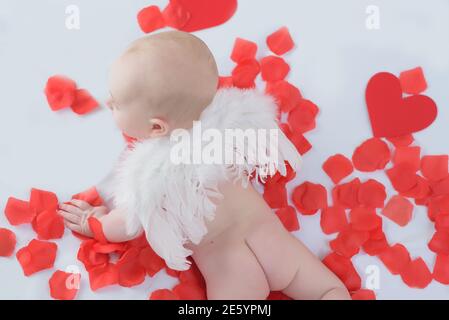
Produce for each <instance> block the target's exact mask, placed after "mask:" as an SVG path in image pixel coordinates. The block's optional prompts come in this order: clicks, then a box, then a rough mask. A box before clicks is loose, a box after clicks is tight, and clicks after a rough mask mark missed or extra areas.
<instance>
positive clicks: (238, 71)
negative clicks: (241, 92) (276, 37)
mask: <svg viewBox="0 0 449 320" xmlns="http://www.w3.org/2000/svg"><path fill="white" fill-rule="evenodd" d="M259 72H260V65H259V62H257V60H255V59H247V60H243V61H241V62H240V63H239V64H238V65H237V66H236V67H235V68H234V70H232V80H233V83H234V86H236V87H237V88H240V89H251V88H254V87H255V82H254V81H255V80H256V77H257V75H258V74H259Z"/></svg>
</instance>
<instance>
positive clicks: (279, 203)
mask: <svg viewBox="0 0 449 320" xmlns="http://www.w3.org/2000/svg"><path fill="white" fill-rule="evenodd" d="M263 198H264V200H265V201H266V202H267V204H268V205H269V206H270V208H272V209H278V208H284V207H286V206H288V200H287V190H286V189H285V183H283V182H273V183H266V184H265V188H264V191H263Z"/></svg>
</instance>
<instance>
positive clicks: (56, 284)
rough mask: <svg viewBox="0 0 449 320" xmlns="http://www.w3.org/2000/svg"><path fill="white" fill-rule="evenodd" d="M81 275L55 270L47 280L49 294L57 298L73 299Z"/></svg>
mask: <svg viewBox="0 0 449 320" xmlns="http://www.w3.org/2000/svg"><path fill="white" fill-rule="evenodd" d="M80 278H81V275H80V274H73V273H66V272H64V271H60V270H57V271H56V272H55V273H53V275H52V276H51V278H50V280H49V281H48V283H49V285H50V296H51V297H52V298H53V299H57V300H73V299H75V297H76V294H77V293H78V290H79V282H80Z"/></svg>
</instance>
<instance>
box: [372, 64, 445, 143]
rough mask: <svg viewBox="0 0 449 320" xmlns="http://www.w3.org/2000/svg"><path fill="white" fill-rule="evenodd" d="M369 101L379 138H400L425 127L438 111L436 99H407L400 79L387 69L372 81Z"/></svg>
mask: <svg viewBox="0 0 449 320" xmlns="http://www.w3.org/2000/svg"><path fill="white" fill-rule="evenodd" d="M366 104H367V106H368V113H369V117H370V120H371V127H372V129H373V134H374V136H375V137H399V136H403V135H407V134H410V133H413V132H417V131H420V130H423V129H425V128H427V127H428V126H430V125H431V124H432V122H433V121H434V120H435V119H436V117H437V113H438V110H437V106H436V104H435V102H434V101H433V100H432V99H431V98H429V97H427V96H424V95H414V96H410V97H406V98H403V97H402V89H401V83H400V81H399V79H398V78H397V77H396V76H395V75H393V74H391V73H387V72H381V73H378V74H376V75H374V76H373V77H372V78H371V80H370V81H369V83H368V87H367V89H366Z"/></svg>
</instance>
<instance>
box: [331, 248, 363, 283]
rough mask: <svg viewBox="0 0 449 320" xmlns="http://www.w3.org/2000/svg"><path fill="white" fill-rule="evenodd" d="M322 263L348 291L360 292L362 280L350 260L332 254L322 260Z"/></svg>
mask: <svg viewBox="0 0 449 320" xmlns="http://www.w3.org/2000/svg"><path fill="white" fill-rule="evenodd" d="M323 263H324V265H325V266H326V267H328V268H329V269H330V270H331V271H332V272H334V273H335V275H336V276H337V277H338V278H339V279H340V280H341V281H342V282H343V283H344V285H345V286H346V288H347V289H348V290H349V291H357V290H360V287H361V285H362V279H361V278H360V276H359V275H358V274H357V271H356V270H355V268H354V266H353V264H352V262H351V260H350V259H348V258H345V257H342V256H340V255H338V254H336V253H334V252H333V253H330V254H329V255H328V256H326V257H325V258H324V259H323Z"/></svg>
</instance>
